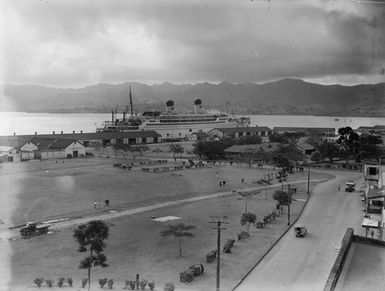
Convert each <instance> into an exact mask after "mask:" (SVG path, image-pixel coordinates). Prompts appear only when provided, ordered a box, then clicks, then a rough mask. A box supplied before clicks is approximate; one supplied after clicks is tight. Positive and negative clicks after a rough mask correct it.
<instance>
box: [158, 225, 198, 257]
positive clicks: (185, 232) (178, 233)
mask: <svg viewBox="0 0 385 291" xmlns="http://www.w3.org/2000/svg"><path fill="white" fill-rule="evenodd" d="M193 228H195V226H194V225H185V224H183V223H179V224H175V225H168V226H167V227H166V228H165V229H164V230H162V232H161V235H162V236H174V237H177V238H178V246H179V256H180V257H181V256H182V241H181V237H193V236H194V234H193V233H191V232H189V230H191V229H193Z"/></svg>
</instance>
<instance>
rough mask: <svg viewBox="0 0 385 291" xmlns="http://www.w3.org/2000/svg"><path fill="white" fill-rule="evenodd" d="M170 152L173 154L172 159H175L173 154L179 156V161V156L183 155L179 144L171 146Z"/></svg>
mask: <svg viewBox="0 0 385 291" xmlns="http://www.w3.org/2000/svg"><path fill="white" fill-rule="evenodd" d="M170 151H172V152H173V153H174V159H175V154H179V159H180V155H181V154H182V153H184V148H183V147H182V146H181V145H180V144H171V145H170Z"/></svg>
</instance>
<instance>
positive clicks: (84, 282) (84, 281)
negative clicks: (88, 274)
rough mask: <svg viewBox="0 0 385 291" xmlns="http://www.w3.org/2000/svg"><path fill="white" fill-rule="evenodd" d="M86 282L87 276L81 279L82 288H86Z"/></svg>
mask: <svg viewBox="0 0 385 291" xmlns="http://www.w3.org/2000/svg"><path fill="white" fill-rule="evenodd" d="M87 282H88V279H87V278H83V279H82V288H86V285H87Z"/></svg>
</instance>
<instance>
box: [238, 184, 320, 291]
mask: <svg viewBox="0 0 385 291" xmlns="http://www.w3.org/2000/svg"><path fill="white" fill-rule="evenodd" d="M326 181H327V180H326ZM324 182H325V181H324ZM321 183H322V182H321ZM311 197H312V192H310V193H309V195H308V199H306V202H305V205H304V206H303V207H302V210H301V211H300V213H299V215H298V217H297V218H296V219H295V220H294V221H293V223H291V224H290V226H289V227H288V228H287V229H286V230H285V231H284V232H283V233H282V234H281V235H280V236H279V237H278V239H277V240H276V241H275V242H274V243H273V244H272V245H271V246H270V247H269V248H268V249H267V251H266V252H265V253H264V254H263V256H262V257H261V258H260V259H259V260H258V261H257V262H256V263H255V265H254V266H253V267H252V268H251V269H250V270H249V271H248V272H247V273H246V274H245V275H244V276H243V277H242V279H241V280H240V281H239V282H238V283H237V284H236V285H235V286H234V287H233V288H232V289H231V291H235V290H236V289H237V288H238V287H239V286H240V285H241V284H242V283H243V281H244V280H245V279H246V278H247V276H249V275H250V273H251V272H252V271H253V270H254V269H255V268H256V267H257V266H258V265H259V264H260V262H262V260H263V259H264V258H265V257H266V256H267V255H268V254H269V253H270V251H271V250H272V249H273V248H274V247H275V246H276V245H277V243H278V242H279V241H280V240H281V239H282V238H283V237H284V236H285V234H286V233H287V232H288V231H289V230H291V229H292V227H293V225H295V224H296V223H297V221H298V219H299V218H300V217H301V215H302V212H303V211H304V210H305V208H306V206H307V204H308V202H309V200H310V198H311Z"/></svg>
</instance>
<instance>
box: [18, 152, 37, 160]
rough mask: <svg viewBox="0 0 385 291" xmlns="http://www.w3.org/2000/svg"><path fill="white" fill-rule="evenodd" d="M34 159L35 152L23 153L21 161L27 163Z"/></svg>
mask: <svg viewBox="0 0 385 291" xmlns="http://www.w3.org/2000/svg"><path fill="white" fill-rule="evenodd" d="M33 159H34V153H33V152H21V160H22V161H27V160H33Z"/></svg>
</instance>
